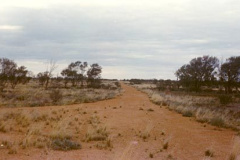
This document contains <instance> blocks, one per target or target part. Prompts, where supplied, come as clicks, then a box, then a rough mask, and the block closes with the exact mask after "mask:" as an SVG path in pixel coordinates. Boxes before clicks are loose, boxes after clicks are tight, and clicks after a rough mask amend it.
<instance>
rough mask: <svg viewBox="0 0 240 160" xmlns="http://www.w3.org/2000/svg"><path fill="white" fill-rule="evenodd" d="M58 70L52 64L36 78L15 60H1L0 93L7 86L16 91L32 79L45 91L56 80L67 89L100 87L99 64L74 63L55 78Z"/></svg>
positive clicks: (100, 69) (100, 68) (100, 71)
mask: <svg viewBox="0 0 240 160" xmlns="http://www.w3.org/2000/svg"><path fill="white" fill-rule="evenodd" d="M56 68H57V67H56V64H55V63H53V62H50V63H49V66H48V67H47V69H46V70H45V71H44V72H40V73H38V74H37V76H36V77H35V76H33V75H31V74H30V73H31V72H30V71H28V70H27V68H26V67H25V66H19V67H18V65H17V64H16V62H14V61H13V60H10V59H8V58H0V92H2V91H3V90H4V89H5V88H6V87H7V86H11V88H12V89H14V88H15V87H16V86H17V85H18V84H26V83H28V82H29V81H30V80H31V79H36V80H37V81H38V82H39V84H40V85H41V86H43V87H45V89H47V88H48V87H49V84H50V83H51V82H52V81H54V80H55V81H58V82H59V81H63V82H64V87H67V86H68V84H69V83H71V86H73V87H77V86H79V87H83V86H84V85H86V86H88V87H93V88H98V87H100V78H101V73H102V67H101V66H100V65H99V64H97V63H94V64H91V65H89V64H88V63H87V62H81V61H76V62H72V63H70V64H69V65H68V67H67V68H65V69H63V70H62V71H61V76H57V77H54V76H53V72H54V70H55V69H56ZM84 83H85V84H84Z"/></svg>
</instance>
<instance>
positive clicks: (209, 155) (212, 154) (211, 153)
mask: <svg viewBox="0 0 240 160" xmlns="http://www.w3.org/2000/svg"><path fill="white" fill-rule="evenodd" d="M205 156H207V157H213V156H214V153H213V152H212V151H211V150H209V149H208V150H206V151H205Z"/></svg>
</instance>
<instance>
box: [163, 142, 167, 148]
mask: <svg viewBox="0 0 240 160" xmlns="http://www.w3.org/2000/svg"><path fill="white" fill-rule="evenodd" d="M163 149H168V141H166V142H164V144H163Z"/></svg>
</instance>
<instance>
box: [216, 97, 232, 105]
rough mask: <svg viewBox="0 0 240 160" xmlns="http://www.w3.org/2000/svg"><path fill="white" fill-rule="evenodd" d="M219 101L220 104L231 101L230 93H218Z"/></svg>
mask: <svg viewBox="0 0 240 160" xmlns="http://www.w3.org/2000/svg"><path fill="white" fill-rule="evenodd" d="M218 98H219V100H220V103H221V104H222V105H227V104H229V103H231V102H232V96H231V95H220V96H218Z"/></svg>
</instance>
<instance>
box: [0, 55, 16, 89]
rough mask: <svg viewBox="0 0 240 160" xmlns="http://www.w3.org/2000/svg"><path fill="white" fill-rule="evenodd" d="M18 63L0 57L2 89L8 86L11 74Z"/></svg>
mask: <svg viewBox="0 0 240 160" xmlns="http://www.w3.org/2000/svg"><path fill="white" fill-rule="evenodd" d="M16 67H17V64H16V63H15V62H14V61H12V60H9V59H7V58H0V91H3V89H4V88H5V87H6V86H7V83H8V81H9V76H10V75H12V74H13V72H14V70H15V69H16Z"/></svg>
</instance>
